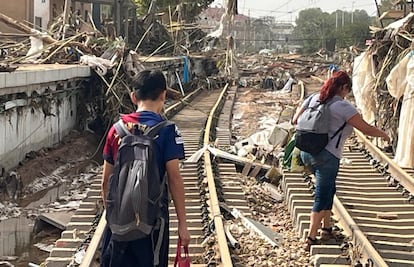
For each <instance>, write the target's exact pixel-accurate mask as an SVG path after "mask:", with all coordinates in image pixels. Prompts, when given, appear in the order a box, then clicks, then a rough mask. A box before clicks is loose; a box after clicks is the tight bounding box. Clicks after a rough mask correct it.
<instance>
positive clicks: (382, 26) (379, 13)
mask: <svg viewBox="0 0 414 267" xmlns="http://www.w3.org/2000/svg"><path fill="white" fill-rule="evenodd" d="M375 6H376V7H377V13H378V19H379V18H380V17H381V11H380V9H379V6H378V1H377V0H375ZM380 23H381V28H384V24H383V23H382V20H380Z"/></svg>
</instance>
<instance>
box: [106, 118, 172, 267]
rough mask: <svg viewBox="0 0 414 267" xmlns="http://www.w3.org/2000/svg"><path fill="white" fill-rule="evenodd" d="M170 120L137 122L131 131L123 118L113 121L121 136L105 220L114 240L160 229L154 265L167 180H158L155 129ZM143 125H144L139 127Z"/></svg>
mask: <svg viewBox="0 0 414 267" xmlns="http://www.w3.org/2000/svg"><path fill="white" fill-rule="evenodd" d="M171 124H173V123H172V122H169V121H162V122H160V123H158V124H156V125H155V126H153V127H151V128H149V127H147V126H146V125H142V124H138V125H136V128H135V131H136V132H135V133H134V134H132V133H131V132H130V131H129V130H128V128H127V127H126V126H125V124H124V123H123V121H122V120H119V121H118V122H117V123H115V124H114V127H115V130H116V132H117V133H118V135H119V136H120V138H121V144H120V146H119V150H118V155H117V158H116V161H115V166H114V171H113V174H112V176H111V178H110V187H109V193H108V197H107V201H106V221H107V223H108V225H109V228H110V229H111V232H112V238H113V239H114V240H116V241H132V240H136V239H140V238H145V237H148V236H150V235H151V233H152V232H153V230H159V231H160V234H159V237H158V241H157V245H156V247H155V251H154V265H157V264H158V254H159V249H160V247H161V241H162V236H163V234H164V230H165V229H164V227H165V221H164V219H163V218H162V216H161V208H162V199H163V196H164V191H165V186H166V180H165V175H164V177H163V179H162V181H160V175H159V169H158V163H157V158H156V153H155V152H156V149H155V142H154V139H156V138H157V137H158V136H157V135H158V132H159V131H160V130H161V129H162V128H163V127H165V126H168V125H171ZM142 129H145V130H144V131H142Z"/></svg>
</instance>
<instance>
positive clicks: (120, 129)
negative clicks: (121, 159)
mask: <svg viewBox="0 0 414 267" xmlns="http://www.w3.org/2000/svg"><path fill="white" fill-rule="evenodd" d="M114 127H115V130H116V132H117V133H118V135H119V137H120V138H122V137H124V136H127V135H132V133H131V132H130V131H129V130H128V128H127V127H126V126H125V123H124V122H123V121H122V119H119V120H118V121H117V122H116V123H115V124H114Z"/></svg>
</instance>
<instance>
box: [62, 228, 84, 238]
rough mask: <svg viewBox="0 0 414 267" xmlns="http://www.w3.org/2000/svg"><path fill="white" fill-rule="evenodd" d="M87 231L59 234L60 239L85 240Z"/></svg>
mask: <svg viewBox="0 0 414 267" xmlns="http://www.w3.org/2000/svg"><path fill="white" fill-rule="evenodd" d="M87 233H88V232H87V231H78V230H65V231H63V232H62V234H61V238H62V239H71V238H72V239H73V238H79V239H82V240H84V239H85V238H86V234H87Z"/></svg>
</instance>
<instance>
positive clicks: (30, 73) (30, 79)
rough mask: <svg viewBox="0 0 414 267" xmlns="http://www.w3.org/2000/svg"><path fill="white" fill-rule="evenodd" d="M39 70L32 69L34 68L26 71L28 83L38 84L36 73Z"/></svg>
mask: <svg viewBox="0 0 414 267" xmlns="http://www.w3.org/2000/svg"><path fill="white" fill-rule="evenodd" d="M38 72H39V71H32V70H30V71H26V81H27V84H36V74H37V73H38Z"/></svg>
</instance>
